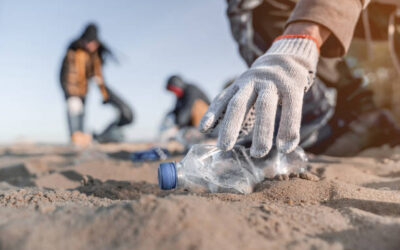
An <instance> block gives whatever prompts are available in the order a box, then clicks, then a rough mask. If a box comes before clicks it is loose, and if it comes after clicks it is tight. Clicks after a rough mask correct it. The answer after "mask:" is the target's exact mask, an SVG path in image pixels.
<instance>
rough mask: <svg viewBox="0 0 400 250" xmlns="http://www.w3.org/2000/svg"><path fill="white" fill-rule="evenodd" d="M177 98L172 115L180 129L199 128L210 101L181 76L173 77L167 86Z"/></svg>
mask: <svg viewBox="0 0 400 250" xmlns="http://www.w3.org/2000/svg"><path fill="white" fill-rule="evenodd" d="M166 88H167V90H168V91H171V92H173V93H174V94H175V96H176V98H177V99H176V104H175V108H174V110H173V111H172V113H173V114H174V116H175V123H176V125H177V126H178V128H183V127H198V126H199V124H200V120H201V118H202V116H203V115H204V113H205V112H206V110H207V109H208V106H209V105H210V100H209V99H208V97H207V96H206V94H204V92H203V91H202V90H200V89H199V88H198V87H197V86H195V85H193V84H189V83H185V82H184V81H183V80H182V78H181V77H180V76H177V75H173V76H171V77H170V78H169V79H168V81H167V86H166Z"/></svg>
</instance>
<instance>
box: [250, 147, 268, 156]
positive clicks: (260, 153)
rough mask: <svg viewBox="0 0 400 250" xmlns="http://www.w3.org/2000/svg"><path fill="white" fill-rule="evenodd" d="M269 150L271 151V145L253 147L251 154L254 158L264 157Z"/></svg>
mask: <svg viewBox="0 0 400 250" xmlns="http://www.w3.org/2000/svg"><path fill="white" fill-rule="evenodd" d="M269 151H270V148H269V147H264V148H256V147H251V148H250V156H252V157H254V158H263V157H265V156H266V155H268V153H269Z"/></svg>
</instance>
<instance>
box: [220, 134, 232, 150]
mask: <svg viewBox="0 0 400 250" xmlns="http://www.w3.org/2000/svg"><path fill="white" fill-rule="evenodd" d="M217 146H218V147H219V148H220V149H221V150H222V151H228V150H231V149H232V148H233V146H235V141H232V140H228V139H226V138H221V137H219V138H218V143H217Z"/></svg>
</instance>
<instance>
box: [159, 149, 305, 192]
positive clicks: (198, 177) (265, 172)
mask: <svg viewBox="0 0 400 250" xmlns="http://www.w3.org/2000/svg"><path fill="white" fill-rule="evenodd" d="M307 161H308V160H307V155H306V154H305V152H304V150H303V149H302V148H301V147H297V148H296V149H295V150H294V151H293V152H291V153H289V154H283V153H280V152H278V151H277V150H271V152H270V153H269V154H268V156H266V157H265V158H261V159H254V158H251V157H250V154H249V150H248V149H246V148H244V147H243V146H235V147H234V148H233V149H232V150H230V151H227V152H224V151H222V150H220V149H219V148H218V147H216V146H212V145H200V144H199V145H194V146H193V147H192V148H191V149H190V151H189V152H188V153H187V155H186V156H185V157H184V158H183V160H182V161H181V162H178V163H175V162H165V163H161V164H160V167H159V168H158V182H159V186H160V188H161V189H164V190H169V189H174V188H178V187H183V188H185V189H189V190H191V191H195V192H211V193H216V192H223V193H225V192H227V193H242V194H249V193H251V192H253V189H254V186H255V185H256V184H257V183H260V182H261V181H263V180H264V179H265V178H273V177H274V176H276V175H281V174H300V173H303V172H305V171H306V168H307Z"/></svg>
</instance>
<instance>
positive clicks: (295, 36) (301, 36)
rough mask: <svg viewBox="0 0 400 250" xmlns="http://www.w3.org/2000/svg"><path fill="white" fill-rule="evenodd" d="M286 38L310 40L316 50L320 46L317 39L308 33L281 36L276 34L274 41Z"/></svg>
mask: <svg viewBox="0 0 400 250" xmlns="http://www.w3.org/2000/svg"><path fill="white" fill-rule="evenodd" d="M286 38H303V39H309V40H312V41H313V42H314V43H315V45H316V46H317V49H318V52H319V51H320V46H319V44H318V41H317V39H316V38H315V37H313V36H310V35H282V36H278V37H277V38H275V40H274V42H275V41H278V40H281V39H286Z"/></svg>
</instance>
